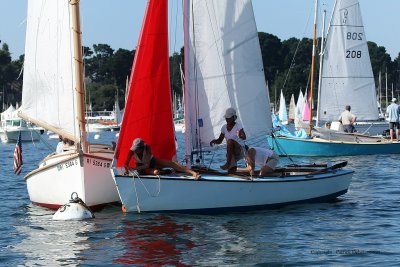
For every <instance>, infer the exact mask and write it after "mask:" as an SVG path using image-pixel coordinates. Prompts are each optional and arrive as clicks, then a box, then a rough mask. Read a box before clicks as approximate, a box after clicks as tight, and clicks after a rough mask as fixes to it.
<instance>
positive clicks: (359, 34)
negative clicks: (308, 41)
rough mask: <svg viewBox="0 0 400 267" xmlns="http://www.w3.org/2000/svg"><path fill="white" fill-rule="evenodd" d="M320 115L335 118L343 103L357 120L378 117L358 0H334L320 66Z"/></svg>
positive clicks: (328, 119)
mask: <svg viewBox="0 0 400 267" xmlns="http://www.w3.org/2000/svg"><path fill="white" fill-rule="evenodd" d="M320 99H321V103H320V105H319V109H320V113H319V114H320V118H321V119H322V120H325V121H331V120H337V119H338V117H339V115H340V113H341V112H343V111H344V109H345V106H346V105H350V106H351V112H352V113H354V114H355V115H356V116H357V120H377V119H378V106H377V104H376V95H375V83H374V77H373V73H372V68H371V61H370V57H369V53H368V46H367V40H366V37H365V32H364V26H363V22H362V18H361V13H360V6H359V3H358V0H337V2H336V5H335V8H334V13H333V16H332V20H331V23H330V27H329V32H328V37H327V42H326V48H325V51H324V60H323V67H322V82H321V97H320Z"/></svg>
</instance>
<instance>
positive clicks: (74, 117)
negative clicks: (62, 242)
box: [18, 0, 119, 208]
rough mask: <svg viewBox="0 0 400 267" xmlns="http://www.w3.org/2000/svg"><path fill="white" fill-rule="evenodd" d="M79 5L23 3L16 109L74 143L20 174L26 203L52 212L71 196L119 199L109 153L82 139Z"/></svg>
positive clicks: (92, 201) (95, 202)
mask: <svg viewBox="0 0 400 267" xmlns="http://www.w3.org/2000/svg"><path fill="white" fill-rule="evenodd" d="M84 95H85V94H84V88H83V65H82V45H81V36H80V14H79V1H78V0H76V1H68V0H62V1H46V0H30V1H28V15H27V33H26V46H25V63H24V83H23V92H22V106H21V110H20V112H19V113H18V115H19V116H20V117H22V118H23V119H24V120H26V121H29V122H33V123H34V124H36V125H38V126H41V127H43V128H45V129H46V130H50V131H52V132H54V133H56V134H59V135H62V136H63V137H64V138H68V139H70V140H72V141H74V142H75V146H74V149H73V150H69V151H65V152H62V153H58V154H55V153H52V154H50V155H48V156H47V157H46V158H44V159H43V160H42V161H41V162H40V163H39V167H38V168H37V169H35V170H33V171H31V172H30V173H28V174H27V175H26V176H25V180H26V184H27V189H28V193H29V197H30V200H31V201H32V202H33V203H34V204H37V205H40V206H45V207H48V208H58V207H60V206H61V205H63V204H65V203H67V202H68V201H69V199H70V196H71V193H73V192H76V193H77V194H78V196H79V197H80V198H81V199H82V200H83V201H84V202H85V203H86V204H87V205H88V206H90V207H92V208H98V207H101V206H103V205H104V204H106V203H111V202H116V201H118V200H119V198H118V193H117V191H116V188H115V184H114V183H113V180H112V177H111V175H110V171H109V167H110V164H111V160H112V157H113V151H112V150H111V147H110V146H107V145H91V144H89V143H88V141H87V140H86V130H85V129H86V125H85V116H84V99H83V96H84Z"/></svg>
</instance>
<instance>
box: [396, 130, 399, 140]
mask: <svg viewBox="0 0 400 267" xmlns="http://www.w3.org/2000/svg"><path fill="white" fill-rule="evenodd" d="M396 141H397V142H399V129H397V128H396Z"/></svg>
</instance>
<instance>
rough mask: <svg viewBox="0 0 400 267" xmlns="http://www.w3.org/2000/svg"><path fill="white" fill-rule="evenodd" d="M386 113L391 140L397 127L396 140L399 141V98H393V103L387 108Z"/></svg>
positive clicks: (391, 140)
mask: <svg viewBox="0 0 400 267" xmlns="http://www.w3.org/2000/svg"><path fill="white" fill-rule="evenodd" d="M386 114H388V119H389V133H390V142H393V128H396V141H397V142H398V141H399V118H400V115H399V114H400V107H399V105H397V99H396V98H393V99H392V103H391V104H390V105H389V106H388V107H387V108H386Z"/></svg>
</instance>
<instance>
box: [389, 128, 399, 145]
mask: <svg viewBox="0 0 400 267" xmlns="http://www.w3.org/2000/svg"><path fill="white" fill-rule="evenodd" d="M396 133H397V130H396ZM389 134H390V142H393V129H389Z"/></svg>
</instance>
